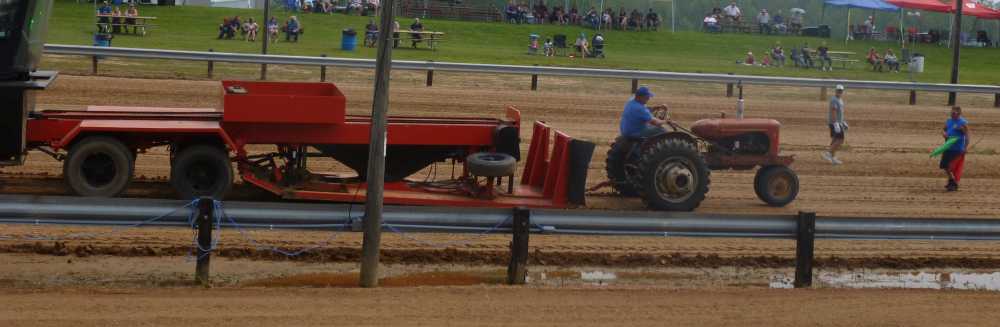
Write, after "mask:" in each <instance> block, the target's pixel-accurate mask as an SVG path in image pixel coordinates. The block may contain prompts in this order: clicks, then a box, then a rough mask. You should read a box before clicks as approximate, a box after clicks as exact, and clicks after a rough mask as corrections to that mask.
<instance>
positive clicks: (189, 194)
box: [170, 145, 233, 200]
mask: <svg viewBox="0 0 1000 327" xmlns="http://www.w3.org/2000/svg"><path fill="white" fill-rule="evenodd" d="M170 184H171V185H173V187H174V190H175V191H176V192H177V195H178V196H179V197H180V198H181V199H185V200H191V199H194V198H198V197H202V196H208V197H212V198H213V199H216V200H222V199H223V198H224V197H225V196H226V193H229V190H230V189H232V187H233V167H232V165H231V164H230V162H229V154H228V153H226V151H225V150H223V149H221V148H220V147H218V146H211V145H193V146H190V147H185V148H183V149H181V150H180V151H179V152H178V153H177V156H176V157H175V158H174V160H173V162H172V164H171V167H170Z"/></svg>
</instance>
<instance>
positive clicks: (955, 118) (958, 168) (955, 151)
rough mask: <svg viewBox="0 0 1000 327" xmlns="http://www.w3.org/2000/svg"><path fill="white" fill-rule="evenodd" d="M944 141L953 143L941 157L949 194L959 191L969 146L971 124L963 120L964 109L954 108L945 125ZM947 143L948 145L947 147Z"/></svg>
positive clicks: (941, 166)
mask: <svg viewBox="0 0 1000 327" xmlns="http://www.w3.org/2000/svg"><path fill="white" fill-rule="evenodd" d="M942 136H944V139H945V140H946V141H948V142H947V143H951V146H948V147H947V149H945V150H944V153H943V154H942V156H941V164H940V165H939V167H940V168H941V169H942V170H944V172H945V174H947V175H948V185H946V186H945V189H947V190H948V192H954V191H957V190H958V182H959V180H961V178H962V168H963V167H964V166H965V151H966V150H967V147H968V145H969V142H968V140H969V122H968V121H966V120H965V118H962V107H958V106H955V107H952V108H951V117H950V118H949V119H948V120H947V121H945V123H944V132H943V133H942ZM947 143H946V145H947Z"/></svg>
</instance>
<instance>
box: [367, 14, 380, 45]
mask: <svg viewBox="0 0 1000 327" xmlns="http://www.w3.org/2000/svg"><path fill="white" fill-rule="evenodd" d="M377 37H378V25H375V20H373V19H369V20H368V25H365V46H366V47H369V48H374V47H375V38H377Z"/></svg>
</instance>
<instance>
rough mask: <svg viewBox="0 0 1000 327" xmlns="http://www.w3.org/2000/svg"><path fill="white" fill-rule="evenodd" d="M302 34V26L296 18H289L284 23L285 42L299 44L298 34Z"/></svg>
mask: <svg viewBox="0 0 1000 327" xmlns="http://www.w3.org/2000/svg"><path fill="white" fill-rule="evenodd" d="M301 33H302V24H301V23H299V19H298V17H295V16H290V17H288V21H287V22H285V41H289V42H299V34H301Z"/></svg>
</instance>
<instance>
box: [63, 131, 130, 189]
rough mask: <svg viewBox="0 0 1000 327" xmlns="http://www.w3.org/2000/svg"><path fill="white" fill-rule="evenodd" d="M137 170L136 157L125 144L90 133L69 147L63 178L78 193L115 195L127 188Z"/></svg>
mask: <svg viewBox="0 0 1000 327" xmlns="http://www.w3.org/2000/svg"><path fill="white" fill-rule="evenodd" d="M134 170H135V157H134V156H133V155H132V150H130V149H129V148H128V147H126V146H125V144H122V142H121V141H118V140H117V139H115V138H113V137H107V136H91V137H87V138H85V139H83V140H82V141H80V142H79V143H77V144H76V145H73V147H72V148H70V150H69V156H67V157H66V161H65V162H64V163H63V178H65V179H66V184H68V185H69V187H70V189H72V190H73V192H74V193H76V194H78V195H82V196H94V197H114V196H117V195H119V194H121V193H122V192H124V191H125V188H126V187H128V184H129V182H131V181H132V173H133V171H134Z"/></svg>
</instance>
